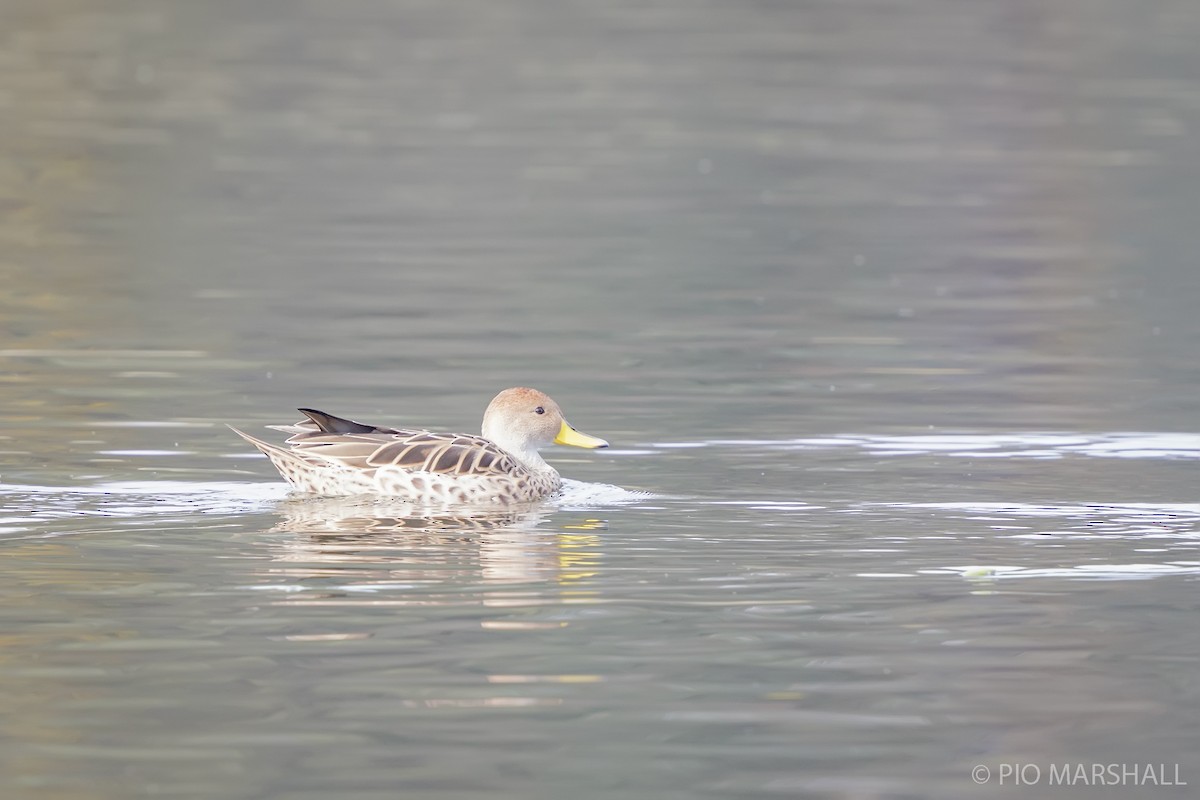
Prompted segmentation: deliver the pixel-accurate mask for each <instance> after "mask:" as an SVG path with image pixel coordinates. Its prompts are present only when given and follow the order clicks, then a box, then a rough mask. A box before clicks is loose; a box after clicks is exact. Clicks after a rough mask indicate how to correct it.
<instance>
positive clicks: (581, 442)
mask: <svg viewBox="0 0 1200 800" xmlns="http://www.w3.org/2000/svg"><path fill="white" fill-rule="evenodd" d="M554 443H555V444H569V445H571V446H572V447H587V448H596V447H608V442H606V441H604V440H603V439H597V438H596V437H595V436H588V435H587V434H586V433H580V432H579V431H577V430H575V429H574V428H572V427H571V426H570V425H568V424H567V422H566V420H563V424H562V427H561V428H559V429H558V436H556V437H554Z"/></svg>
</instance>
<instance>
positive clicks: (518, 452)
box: [483, 387, 608, 467]
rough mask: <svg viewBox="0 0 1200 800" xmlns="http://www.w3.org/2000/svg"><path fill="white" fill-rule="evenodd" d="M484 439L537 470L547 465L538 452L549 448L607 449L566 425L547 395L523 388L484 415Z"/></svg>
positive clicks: (506, 395)
mask: <svg viewBox="0 0 1200 800" xmlns="http://www.w3.org/2000/svg"><path fill="white" fill-rule="evenodd" d="M483 436H484V438H485V439H490V440H491V441H493V442H495V443H496V444H498V445H500V446H501V447H503V448H504V449H505V450H507V451H508V452H510V453H512V454H513V455H514V456H516V457H518V458H519V459H521V460H522V461H525V462H526V463H527V464H529V465H530V466H535V467H536V466H539V465H544V464H545V462H543V461H542V460H541V457H540V456H538V455H537V451H538V450H539V449H540V448H542V447H545V446H547V445H550V444H568V445H572V446H574V447H587V448H595V447H608V442H606V441H604V440H603V439H597V438H596V437H595V436H589V435H588V434H586V433H580V432H579V431H577V430H575V429H574V428H572V427H571V426H570V425H569V424H567V421H566V420H565V419H563V413H562V409H560V408H559V407H558V403H556V402H554V400H552V399H551V398H550V396H549V395H548V394H546V393H545V392H539V391H538V390H537V389H527V388H524V387H516V388H513V389H505V390H504V391H503V392H501V393H500V394H498V395H496V396H495V397H494V398H492V402H491V403H489V404H488V407H487V411H485V412H484V414H483ZM530 456H532V458H531V457H530Z"/></svg>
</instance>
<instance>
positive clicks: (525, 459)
mask: <svg viewBox="0 0 1200 800" xmlns="http://www.w3.org/2000/svg"><path fill="white" fill-rule="evenodd" d="M484 437H485V438H488V439H491V441H492V442H494V443H495V444H497V445H499V446H500V447H501V448H503V449H504V452H506V453H508V454H509V455H511V456H512V457H513V458H515V459H516V460H517V461H519V462H521V464H522V465H523V466H524V467H526V468H527V469H529V471H531V472H537V473H540V474H543V475H553V476H555V477H557V476H558V470H556V469H555V468H554V467H552V466H550V465H549V464H547V463H546V459H544V458H542V454H541V453H539V452H538V451H537V450H535V449H533V448H532V447H529V446H521V445H519V444H516V443H513V442H509V441H505V440H504V437H502V436H501V437H496V438H492V437H490V436H487V434H486V433H485V434H484Z"/></svg>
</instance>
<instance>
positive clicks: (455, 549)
mask: <svg viewBox="0 0 1200 800" xmlns="http://www.w3.org/2000/svg"><path fill="white" fill-rule="evenodd" d="M279 511H280V512H282V513H283V515H284V518H283V519H282V520H281V521H280V522H279V523H278V524H277V525H275V527H274V529H273V530H275V531H279V532H287V533H288V534H293V535H289V536H287V537H286V538H284V539H281V540H278V541H277V545H276V546H277V547H278V548H279V549H278V550H277V552H276V553H275V554H274V560H275V561H276V562H277V563H276V564H274V565H272V566H271V567H269V568H268V569H266V570H265V572H264V574H267V575H270V576H271V577H273V578H276V579H280V578H282V579H285V580H288V581H303V582H307V581H308V580H310V579H314V578H315V579H322V580H325V579H329V578H333V577H335V576H338V577H340V578H343V579H344V585H346V586H353V587H355V588H356V590H357V591H360V592H368V590H370V591H369V592H368V595H363V597H364V598H365V597H367V596H369V597H370V602H371V603H378V602H384V601H383V600H381V598H380V597H379V595H378V594H377V593H376V592H377V591H384V592H387V593H388V595H389V599H388V600H387V601H386V602H397V603H400V604H408V603H413V604H437V603H439V602H454V603H458V602H462V595H461V590H460V589H453V590H451V591H449V593H448V594H446V595H445V597H441V596H440V595H439V594H438V592H437V591H432V592H431V587H433V586H439V585H446V586H448V587H452V586H454V584H455V583H462V582H464V581H465V582H466V583H468V584H469V583H472V582H476V581H479V582H482V583H484V584H489V585H495V586H507V585H510V584H525V583H531V582H537V581H550V582H552V583H553V584H554V585H556V586H557V587H558V588H559V589H563V588H566V587H568V586H571V587H580V586H581V585H583V584H586V583H588V582H590V581H591V580H592V579H593V578H594V576H595V574H596V572H597V569H598V565H599V547H600V539H599V537H597V536H596V535H595V531H597V530H600V529H602V528H603V527H604V522H603V521H602V520H597V519H584V520H576V521H573V522H571V523H570V524H566V525H563V526H562V529H561V530H554V529H551V528H548V527H545V525H546V523H547V522H548V521H549V519H550V516H551V515H550V513H549V511H548V510H545V509H544V508H539V507H538V506H536V505H535V504H526V505H525V507H523V508H520V509H505V510H503V511H490V512H488V511H484V510H481V509H472V508H470V507H468V508H465V509H461V508H460V509H456V513H454V514H450V513H445V512H443V513H437V512H436V511H434V510H430V509H429V508H428V507H424V508H423V507H421V506H418V505H416V504H413V503H408V502H404V501H400V500H389V499H387V498H340V497H333V498H306V499H296V500H292V501H288V502H285V503H282V504H281V505H280V506H279ZM294 534H306V535H302V536H298V535H294ZM397 583H401V584H406V585H407V584H412V585H413V588H412V589H409V588H407V587H406V588H399V587H397ZM418 587H419V588H418ZM410 593H411V594H412V596H411V597H410V596H409V595H410ZM354 596H355V597H358V596H359V595H354ZM579 597H580V598H582V595H580V596H579ZM333 598H336V600H334V599H333ZM346 598H347V595H346V594H345V593H344V592H342V591H338V592H334V593H333V594H330V593H329V591H328V590H327V589H323V590H321V591H320V592H319V594H317V595H311V594H309V595H296V596H294V597H291V598H290V600H289V602H339V603H340V602H346ZM439 598H440V599H439ZM481 599H482V602H484V603H485V604H487V605H498V606H504V605H528V604H530V603H531V602H541V600H539V599H538V597H537V594H536V592H535V593H534V594H530V593H528V592H526V591H524V590H522V591H520V592H518V593H517V594H510V592H509V590H507V589H505V590H504V592H503V593H500V594H490V593H487V594H484V595H483V596H482V598H481ZM364 601H365V600H364ZM577 601H578V602H582V601H583V600H582V599H579V600H577Z"/></svg>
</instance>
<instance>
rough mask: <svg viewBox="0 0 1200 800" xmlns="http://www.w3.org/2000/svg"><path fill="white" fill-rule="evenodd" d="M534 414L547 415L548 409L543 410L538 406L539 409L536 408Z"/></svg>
mask: <svg viewBox="0 0 1200 800" xmlns="http://www.w3.org/2000/svg"><path fill="white" fill-rule="evenodd" d="M533 413H535V414H545V413H546V409H544V408H542V407H541V406H538V407H537V408H535V409H534V410H533Z"/></svg>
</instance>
